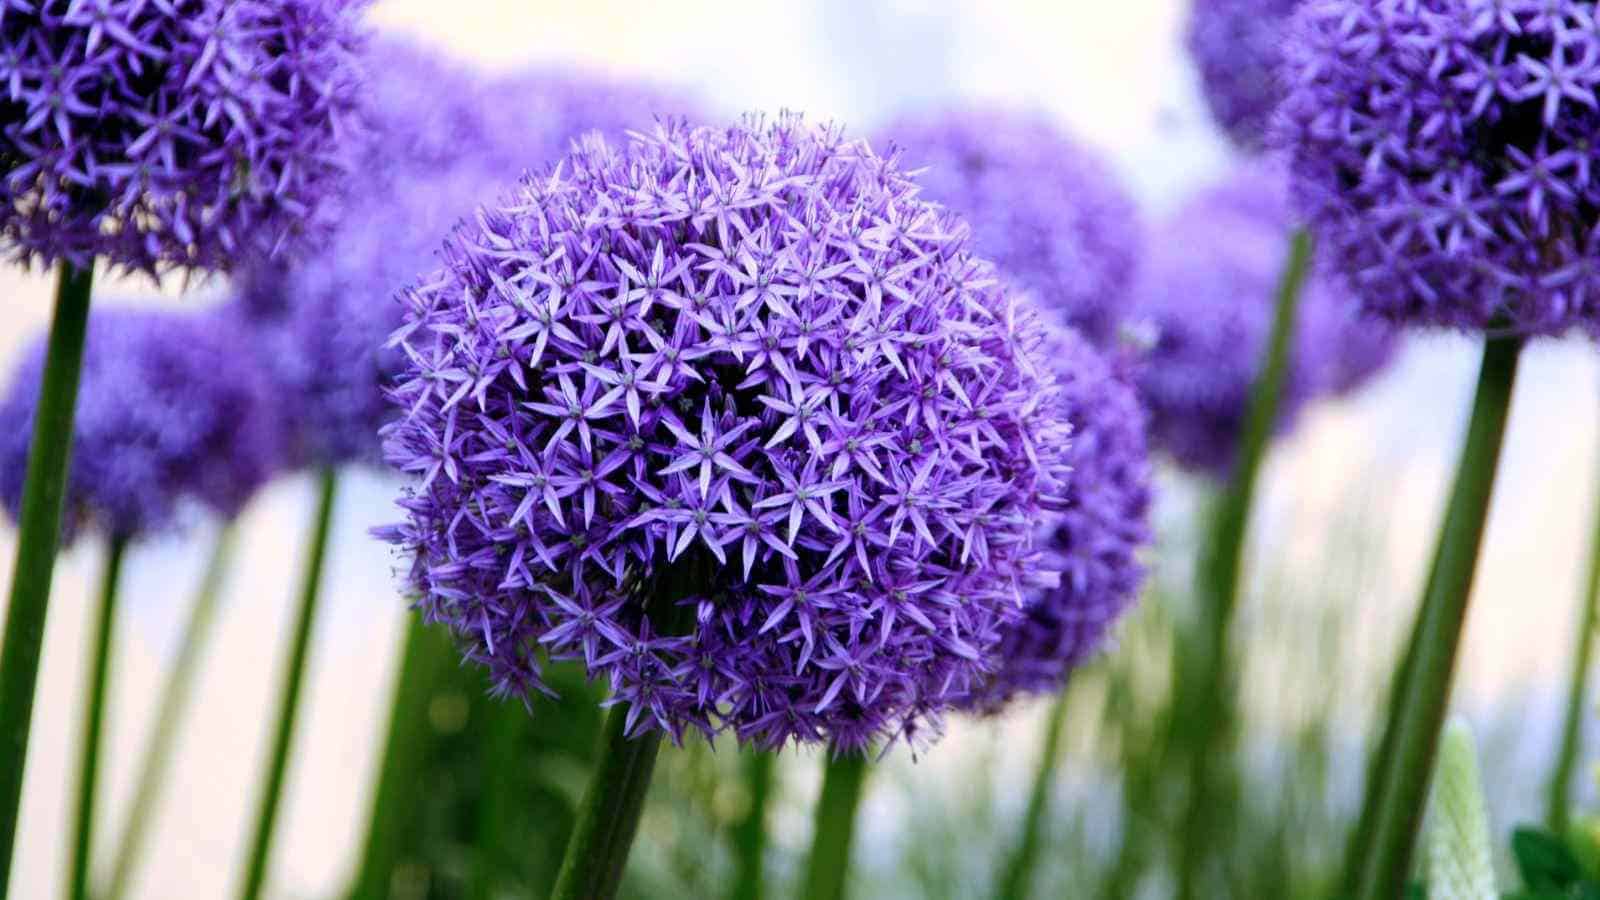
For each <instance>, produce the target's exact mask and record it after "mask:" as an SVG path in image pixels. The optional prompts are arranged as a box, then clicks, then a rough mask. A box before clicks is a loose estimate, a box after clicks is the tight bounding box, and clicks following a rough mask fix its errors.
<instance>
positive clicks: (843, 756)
mask: <svg viewBox="0 0 1600 900" xmlns="http://www.w3.org/2000/svg"><path fill="white" fill-rule="evenodd" d="M866 780H867V757H866V755H865V754H863V753H839V752H837V751H830V752H829V754H828V760H827V768H826V769H825V770H824V772H823V776H822V796H821V797H820V798H818V800H817V817H816V832H815V833H814V834H813V835H812V837H811V860H810V862H809V863H807V865H806V880H805V889H804V890H802V891H801V892H800V896H802V897H804V898H806V900H844V896H845V880H846V878H847V877H848V876H849V874H850V844H851V840H852V838H853V837H854V836H855V830H856V808H857V807H859V806H860V805H861V794H862V786H863V785H864V784H865V783H866Z"/></svg>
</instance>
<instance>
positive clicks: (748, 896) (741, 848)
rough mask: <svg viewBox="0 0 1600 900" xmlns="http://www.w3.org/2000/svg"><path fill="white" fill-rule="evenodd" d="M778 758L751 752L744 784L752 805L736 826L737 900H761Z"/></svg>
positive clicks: (734, 898)
mask: <svg viewBox="0 0 1600 900" xmlns="http://www.w3.org/2000/svg"><path fill="white" fill-rule="evenodd" d="M776 761H777V757H776V756H775V755H774V754H772V753H769V752H767V751H765V750H750V751H747V752H746V754H745V758H744V783H745V788H746V791H747V793H748V794H749V795H750V805H749V806H748V807H746V809H745V812H744V816H743V818H741V819H740V820H739V821H738V822H737V823H736V824H735V825H734V826H733V853H734V864H735V872H734V880H733V893H732V894H730V895H729V896H730V897H732V898H733V900H761V888H762V871H761V870H762V863H763V857H764V856H765V855H766V852H767V801H768V799H769V798H770V797H771V796H772V771H773V769H774V768H776Z"/></svg>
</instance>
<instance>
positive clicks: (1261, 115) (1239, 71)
mask: <svg viewBox="0 0 1600 900" xmlns="http://www.w3.org/2000/svg"><path fill="white" fill-rule="evenodd" d="M1299 5H1300V0H1195V2H1194V4H1193V5H1192V7H1191V8H1190V12H1189V35H1188V45H1189V55H1190V57H1191V58H1193V60H1194V63H1195V67H1196V68H1197V69H1198V70H1199V73H1200V87H1201V95H1202V96H1203V97H1204V98H1205V101H1206V105H1207V106H1209V107H1210V108H1211V115H1212V117H1213V118H1215V119H1216V120H1217V124H1219V125H1221V126H1222V130H1223V131H1225V132H1227V134H1228V137H1230V138H1232V139H1233V141H1234V143H1236V144H1238V145H1240V146H1242V147H1245V148H1248V149H1252V150H1253V149H1258V148H1260V147H1261V146H1262V144H1263V143H1264V142H1265V140H1266V136H1267V131H1268V128H1269V126H1270V125H1271V123H1272V114H1273V112H1274V111H1275V110H1276V109H1277V108H1278V102H1279V101H1280V100H1282V99H1283V94H1284V87H1283V81H1282V78H1281V75H1280V73H1279V69H1280V68H1281V66H1282V64H1283V41H1284V34H1285V32H1286V31H1287V30H1288V25H1289V19H1290V17H1291V16H1292V15H1293V14H1294V10H1295V7H1297V6H1299Z"/></svg>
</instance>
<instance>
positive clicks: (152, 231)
mask: <svg viewBox="0 0 1600 900" xmlns="http://www.w3.org/2000/svg"><path fill="white" fill-rule="evenodd" d="M360 6H361V3H360V2H358V0H274V2H265V0H0V246H4V247H5V252H6V253H7V255H10V256H12V257H14V258H15V259H17V260H19V261H22V262H28V261H33V260H37V261H39V262H42V263H45V264H49V263H52V262H54V261H55V260H57V259H64V260H68V261H70V262H72V263H73V264H75V265H78V266H85V265H88V264H89V262H90V260H91V259H92V258H94V257H97V256H103V257H105V258H106V260H107V261H109V262H110V263H111V264H112V265H114V266H119V267H122V268H126V269H130V270H132V269H138V270H144V271H148V272H151V273H159V272H160V271H163V270H165V269H169V268H172V267H195V268H199V269H229V268H231V267H232V265H233V263H234V262H236V261H237V260H238V259H239V258H240V255H241V252H244V251H250V252H257V251H266V252H270V251H273V250H276V249H277V248H279V247H280V246H282V245H283V244H284V243H286V242H288V241H290V240H291V239H294V238H298V237H302V236H303V232H304V230H305V225H306V220H307V218H308V217H309V216H310V215H311V213H313V212H314V210H315V209H316V207H317V206H318V204H319V202H320V201H321V199H322V198H323V196H324V195H325V194H326V193H327V192H328V190H329V188H330V186H331V185H332V184H333V183H335V182H336V181H337V178H336V176H337V175H339V174H340V169H341V167H340V166H339V163H338V152H337V151H338V144H339V141H340V140H341V139H342V138H343V137H344V135H345V133H346V131H347V129H348V128H349V126H350V124H351V123H350V122H349V112H350V109H351V107H352V105H353V103H354V97H355V93H356V84H357V81H358V79H357V78H356V77H355V74H354V72H353V70H352V67H351V65H350V56H351V54H352V49H353V47H354V45H355V43H356V41H357V34H356V25H355V19H356V13H357V11H358V9H359V7H360Z"/></svg>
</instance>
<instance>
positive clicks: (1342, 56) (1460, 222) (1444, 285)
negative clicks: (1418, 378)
mask: <svg viewBox="0 0 1600 900" xmlns="http://www.w3.org/2000/svg"><path fill="white" fill-rule="evenodd" d="M1285 56H1286V60H1287V64H1286V67H1285V70H1284V72H1285V79H1286V82H1287V83H1288V85H1289V95H1288V97H1287V98H1286V99H1285V101H1284V103H1283V106H1282V113H1281V114H1280V117H1279V120H1278V123H1277V126H1276V128H1277V131H1276V132H1275V134H1276V136H1277V140H1278V141H1279V142H1281V143H1283V144H1284V145H1285V146H1286V147H1287V148H1288V149H1289V150H1290V152H1291V153H1292V165H1293V172H1294V178H1295V190H1296V197H1297V200H1299V201H1301V203H1302V205H1303V206H1304V207H1305V210H1306V212H1307V213H1308V215H1309V217H1310V219H1311V222H1312V224H1313V226H1314V227H1315V228H1316V230H1317V231H1318V235H1319V237H1320V239H1321V241H1322V244H1323V248H1324V250H1325V251H1326V256H1327V257H1328V258H1329V259H1330V260H1332V261H1333V262H1334V263H1335V264H1336V265H1337V266H1338V267H1339V268H1340V269H1341V270H1343V271H1345V272H1347V273H1348V274H1349V275H1350V276H1351V277H1352V279H1353V281H1354V283H1355V285H1356V290H1357V292H1358V293H1359V295H1360V297H1361V300H1362V302H1363V304H1364V305H1365V307H1366V308H1367V309H1368V310H1371V311H1372V312H1373V313H1375V314H1378V315H1381V316H1383V317H1385V318H1387V319H1390V320H1392V321H1394V322H1397V323H1405V324H1412V325H1441V326H1447V327H1453V328H1462V329H1471V330H1482V329H1490V328H1493V329H1496V330H1510V331H1515V332H1520V333H1524V334H1555V333H1559V332H1562V331H1564V330H1566V329H1567V328H1568V327H1570V326H1572V325H1574V324H1584V325H1587V326H1589V327H1591V328H1593V327H1594V326H1595V325H1596V313H1597V301H1600V267H1597V265H1596V260H1597V259H1600V213H1597V211H1600V181H1597V180H1596V179H1595V178H1593V177H1592V176H1591V169H1593V168H1594V164H1595V161H1596V154H1597V153H1600V142H1597V140H1596V139H1597V137H1600V110H1597V109H1596V101H1595V88H1596V85H1597V84H1600V25H1597V22H1596V15H1595V6H1594V4H1593V3H1590V2H1579V0H1494V2H1489V0H1481V2H1469V0H1404V2H1398V0H1377V2H1374V0H1311V2H1307V3H1306V4H1305V5H1304V8H1303V9H1302V10H1301V12H1300V13H1299V14H1298V15H1297V16H1296V17H1295V19H1294V24H1293V26H1292V27H1291V30H1290V37H1289V40H1288V43H1287V44H1286V50H1285Z"/></svg>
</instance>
